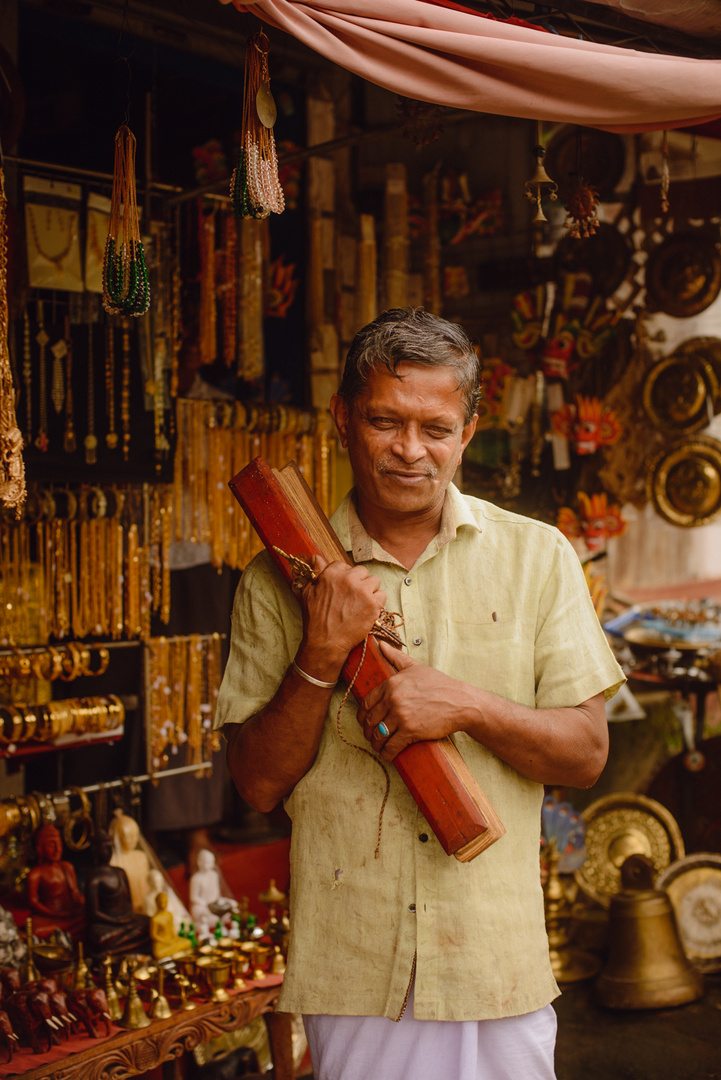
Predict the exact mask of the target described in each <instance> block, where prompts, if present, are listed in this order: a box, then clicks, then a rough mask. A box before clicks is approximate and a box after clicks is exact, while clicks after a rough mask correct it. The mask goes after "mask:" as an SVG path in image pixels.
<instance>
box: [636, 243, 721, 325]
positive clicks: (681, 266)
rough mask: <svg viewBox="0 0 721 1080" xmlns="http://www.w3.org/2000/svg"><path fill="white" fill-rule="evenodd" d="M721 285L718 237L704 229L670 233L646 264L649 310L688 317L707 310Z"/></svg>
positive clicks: (720, 259) (675, 316) (677, 316)
mask: <svg viewBox="0 0 721 1080" xmlns="http://www.w3.org/2000/svg"><path fill="white" fill-rule="evenodd" d="M719 289H721V258H719V252H718V246H717V243H716V241H715V239H714V238H712V237H711V236H710V235H709V234H708V233H704V232H701V231H698V232H687V233H680V234H679V235H678V236H676V235H674V236H670V237H669V238H668V239H667V240H664V242H663V243H662V244H661V245H660V246H659V247H658V248H656V250H655V251H654V252H652V254H651V255H650V257H649V260H648V263H647V264H646V296H647V303H648V308H649V310H653V309H656V310H658V311H665V313H666V314H667V315H672V316H673V317H674V318H676V319H688V318H689V317H690V316H691V315H698V314H699V312H701V311H705V310H706V308H707V307H709V306H710V305H711V304H712V303H713V302H714V300H715V299H716V297H717V296H718V294H719Z"/></svg>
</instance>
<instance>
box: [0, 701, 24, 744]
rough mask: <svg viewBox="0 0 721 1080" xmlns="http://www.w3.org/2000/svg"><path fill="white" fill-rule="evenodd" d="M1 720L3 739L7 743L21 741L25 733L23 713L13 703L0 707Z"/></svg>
mask: <svg viewBox="0 0 721 1080" xmlns="http://www.w3.org/2000/svg"><path fill="white" fill-rule="evenodd" d="M0 720H1V721H2V739H3V742H5V743H6V744H8V745H9V744H11V743H16V742H19V740H20V737H21V736H22V733H23V727H24V720H23V714H22V713H21V712H20V710H19V709H16V708H15V707H14V706H13V705H3V706H1V707H0Z"/></svg>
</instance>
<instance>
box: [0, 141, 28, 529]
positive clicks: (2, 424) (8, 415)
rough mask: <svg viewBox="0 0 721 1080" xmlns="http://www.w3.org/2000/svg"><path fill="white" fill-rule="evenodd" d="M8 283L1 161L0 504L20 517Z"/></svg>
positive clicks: (21, 479) (21, 470)
mask: <svg viewBox="0 0 721 1080" xmlns="http://www.w3.org/2000/svg"><path fill="white" fill-rule="evenodd" d="M7 284H8V262H7V199H6V197H5V173H4V170H3V167H2V160H1V159H0V502H2V504H3V506H6V507H8V509H10V510H14V511H15V514H16V516H17V517H20V513H21V510H22V506H23V503H24V502H25V496H26V491H25V463H24V461H23V457H22V449H23V437H22V434H21V432H20V428H19V427H18V424H17V420H16V418H15V387H14V386H13V377H12V369H11V367H10V353H9V350H8V323H9V319H8V291H7Z"/></svg>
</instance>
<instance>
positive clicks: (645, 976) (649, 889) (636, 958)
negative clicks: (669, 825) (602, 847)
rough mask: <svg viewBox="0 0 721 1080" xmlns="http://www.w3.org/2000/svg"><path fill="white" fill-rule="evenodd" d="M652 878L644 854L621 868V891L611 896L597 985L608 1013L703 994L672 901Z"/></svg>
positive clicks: (652, 1006) (674, 1002) (684, 1000)
mask: <svg viewBox="0 0 721 1080" xmlns="http://www.w3.org/2000/svg"><path fill="white" fill-rule="evenodd" d="M644 863H646V864H648V865H647V866H646V867H645V868H644V866H643V864H644ZM649 876H650V880H649ZM653 877H654V871H653V866H652V864H651V861H650V860H649V859H646V856H644V855H631V856H629V858H628V859H626V861H625V862H624V864H623V866H622V868H621V891H620V892H618V893H616V895H615V896H612V897H611V906H610V913H609V954H608V959H607V961H606V964H605V966H604V968H603V971H602V972H601V974H600V975H599V977H598V979H597V981H596V992H597V995H598V998H599V1001H600V1002H601V1004H602V1005H605V1006H606V1007H607V1008H610V1009H663V1008H667V1007H669V1006H673V1005H685V1004H686V1003H687V1002H689V1001H695V1000H696V999H697V998H699V997H701V995H702V994H703V977H702V975H701V974H700V972H699V971H698V970H697V969H696V968H695V967H694V966H693V965H692V964H691V963H690V961H689V960H688V959H687V957H686V955H685V954H684V951H683V947H682V945H681V939H680V937H679V933H678V929H677V927H676V918H675V916H674V912H673V907H672V906H671V901H670V900H669V898H668V895H667V893H666V892H665V890H663V889H655V888H653Z"/></svg>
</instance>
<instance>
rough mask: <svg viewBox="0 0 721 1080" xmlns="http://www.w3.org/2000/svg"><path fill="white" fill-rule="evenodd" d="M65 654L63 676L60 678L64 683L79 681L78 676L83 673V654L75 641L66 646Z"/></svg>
mask: <svg viewBox="0 0 721 1080" xmlns="http://www.w3.org/2000/svg"><path fill="white" fill-rule="evenodd" d="M64 652H65V655H64V657H63V674H61V676H60V678H61V679H62V680H63V682H72V680H73V679H77V677H78V675H80V674H81V673H82V668H81V659H82V654H81V652H80V649H79V648H78V646H77V645H76V644H75V642H73V641H69V642H68V643H67V645H65V647H64Z"/></svg>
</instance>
